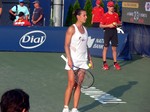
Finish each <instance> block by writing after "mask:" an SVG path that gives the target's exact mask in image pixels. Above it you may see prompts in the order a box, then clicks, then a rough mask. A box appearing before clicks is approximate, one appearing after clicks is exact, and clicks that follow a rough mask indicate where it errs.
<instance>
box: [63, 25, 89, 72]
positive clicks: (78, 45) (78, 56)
mask: <svg viewBox="0 0 150 112" xmlns="http://www.w3.org/2000/svg"><path fill="white" fill-rule="evenodd" d="M73 26H74V27H75V33H74V34H73V35H72V38H71V42H70V54H71V57H72V61H73V65H74V66H76V67H79V68H83V69H88V68H89V67H88V64H87V62H88V50H87V41H88V33H87V30H86V28H85V27H84V26H83V28H84V33H83V34H82V33H80V32H79V30H78V28H77V26H76V25H75V24H73ZM65 69H66V70H70V67H69V66H68V63H66V66H65ZM73 69H76V68H75V67H74V68H73Z"/></svg>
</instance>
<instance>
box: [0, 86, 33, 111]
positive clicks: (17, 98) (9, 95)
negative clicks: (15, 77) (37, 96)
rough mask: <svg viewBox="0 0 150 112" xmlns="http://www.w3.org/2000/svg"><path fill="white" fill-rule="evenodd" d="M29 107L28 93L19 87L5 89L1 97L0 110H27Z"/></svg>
mask: <svg viewBox="0 0 150 112" xmlns="http://www.w3.org/2000/svg"><path fill="white" fill-rule="evenodd" d="M29 108H30V104H29V95H28V94H27V93H25V92H24V91H23V90H21V89H12V90H9V91H6V92H5V93H4V94H3V95H2V97H1V101H0V109H1V112H28V111H29Z"/></svg>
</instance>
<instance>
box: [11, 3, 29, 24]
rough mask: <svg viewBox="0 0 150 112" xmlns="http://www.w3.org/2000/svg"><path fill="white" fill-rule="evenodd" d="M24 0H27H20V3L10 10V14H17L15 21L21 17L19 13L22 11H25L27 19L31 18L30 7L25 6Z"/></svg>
mask: <svg viewBox="0 0 150 112" xmlns="http://www.w3.org/2000/svg"><path fill="white" fill-rule="evenodd" d="M24 1H25V0H19V4H18V5H15V6H13V7H12V8H11V9H10V10H9V13H10V14H12V15H14V16H16V19H15V20H14V22H15V21H16V20H18V18H19V16H18V14H19V13H20V12H23V13H24V15H25V19H26V20H29V15H30V13H29V9H28V7H27V6H25V3H24ZM14 12H15V13H14Z"/></svg>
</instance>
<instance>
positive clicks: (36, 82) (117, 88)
mask: <svg viewBox="0 0 150 112" xmlns="http://www.w3.org/2000/svg"><path fill="white" fill-rule="evenodd" d="M61 54H62V53H37V52H36V53H35V52H34V53H32V52H0V95H2V93H4V92H5V91H6V90H9V89H13V88H21V89H23V90H24V91H26V92H27V93H28V94H29V95H30V106H31V108H30V112H61V111H62V108H63V100H64V92H65V88H66V85H67V74H66V71H65V70H64V65H65V62H64V61H63V60H62V59H61V58H60V56H61ZM93 62H94V65H95V67H94V69H93V70H92V72H93V73H94V76H95V83H94V85H93V86H94V87H96V88H97V89H99V90H101V91H104V92H106V93H109V94H111V95H113V96H114V97H117V98H120V99H122V101H124V102H126V103H119V104H101V103H100V102H98V101H95V100H94V99H93V98H91V97H89V96H87V95H85V94H83V93H82V94H81V99H80V103H79V110H80V112H150V107H149V104H150V58H146V57H140V56H137V55H134V56H133V60H131V61H119V63H120V65H121V67H122V69H121V70H120V71H116V70H114V68H113V61H112V60H108V64H109V65H110V70H108V71H104V70H102V69H101V67H102V59H101V58H97V57H93ZM70 108H72V100H71V103H70Z"/></svg>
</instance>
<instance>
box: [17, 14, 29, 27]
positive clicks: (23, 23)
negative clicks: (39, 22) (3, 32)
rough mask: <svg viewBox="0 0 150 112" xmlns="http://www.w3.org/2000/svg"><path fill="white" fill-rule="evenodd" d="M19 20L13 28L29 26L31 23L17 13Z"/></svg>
mask: <svg viewBox="0 0 150 112" xmlns="http://www.w3.org/2000/svg"><path fill="white" fill-rule="evenodd" d="M18 16H19V18H18V20H17V21H15V22H14V26H31V23H30V22H29V21H28V20H26V19H25V16H24V13H23V12H20V13H19V15H18Z"/></svg>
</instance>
